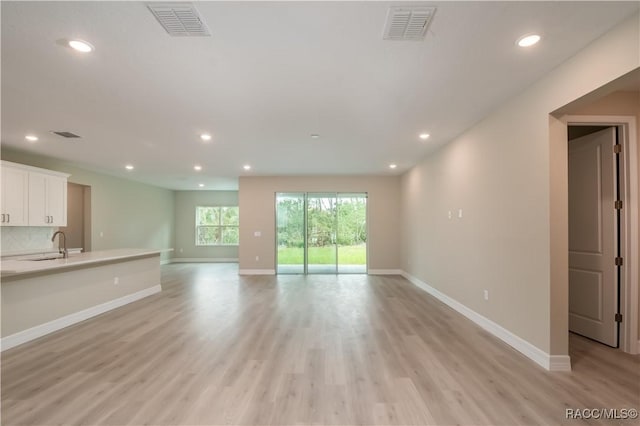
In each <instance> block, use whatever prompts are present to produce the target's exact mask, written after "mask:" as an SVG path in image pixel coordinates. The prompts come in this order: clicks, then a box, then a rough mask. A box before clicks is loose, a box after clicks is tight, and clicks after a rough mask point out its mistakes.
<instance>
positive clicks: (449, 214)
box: [447, 210, 451, 219]
mask: <svg viewBox="0 0 640 426" xmlns="http://www.w3.org/2000/svg"><path fill="white" fill-rule="evenodd" d="M447 216H449V219H451V210H449V213H448V215H447Z"/></svg>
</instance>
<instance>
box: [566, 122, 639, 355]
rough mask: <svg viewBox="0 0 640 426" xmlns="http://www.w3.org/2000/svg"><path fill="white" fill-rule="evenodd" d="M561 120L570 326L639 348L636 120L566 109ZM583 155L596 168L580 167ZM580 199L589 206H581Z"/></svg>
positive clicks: (605, 340) (600, 338) (633, 350)
mask: <svg viewBox="0 0 640 426" xmlns="http://www.w3.org/2000/svg"><path fill="white" fill-rule="evenodd" d="M563 121H564V123H566V125H567V131H568V134H569V137H568V139H569V140H570V141H569V142H568V169H569V170H568V172H569V173H568V175H569V179H568V180H569V182H568V183H569V185H568V201H569V202H568V207H569V223H568V225H569V226H568V229H569V239H568V240H569V241H568V248H569V256H568V257H569V259H568V260H569V265H568V266H569V327H568V328H569V331H571V332H574V333H576V334H580V335H583V336H586V337H588V338H590V339H592V340H596V341H599V342H601V343H604V344H606V345H608V346H612V347H614V348H620V349H621V350H623V351H625V352H628V353H632V354H635V353H637V343H638V337H637V336H638V304H639V303H638V275H637V272H638V240H637V238H638V213H637V212H638V185H637V182H638V175H637V173H638V164H637V161H636V159H637V139H636V138H637V136H636V135H637V134H636V124H635V118H634V117H633V116H587V115H585V116H580V115H566V116H564V117H563ZM582 138H585V139H583V141H582V142H580V139H582ZM597 140H599V141H597ZM585 141H586V142H585ZM576 142H577V144H576ZM589 144H590V146H589ZM572 145H574V146H572ZM596 146H599V148H597V149H596V148H595V147H596ZM576 150H577V151H576ZM575 154H578V155H577V156H576V155H575ZM579 157H586V158H587V159H588V158H590V159H591V160H590V161H591V169H592V170H591V172H589V171H587V170H581V168H580V167H583V168H584V164H583V165H581V164H580V163H579V162H578V163H576V164H574V165H575V166H576V167H572V163H575V162H576V160H577V158H579ZM580 178H582V179H580ZM589 180H591V182H592V185H590V184H588V181H589ZM593 183H595V186H594V185H593ZM576 188H577V189H576ZM594 188H595V191H594ZM576 191H577V192H576ZM596 191H597V192H596ZM589 199H591V202H589ZM580 203H587V204H586V205H587V206H589V205H591V207H587V210H581V207H582V206H581V205H580ZM576 217H577V218H576ZM576 220H577V221H578V222H577V223H576ZM589 222H591V225H589V224H588V223H589ZM585 229H586V231H585ZM596 244H597V245H596ZM576 252H577V253H576ZM598 257H599V258H600V263H599V264H598ZM581 262H591V263H590V264H589V263H581ZM585 283H586V286H585ZM596 292H597V293H596ZM580 322H582V324H580ZM589 323H590V324H589ZM585 324H586V329H585V328H584V327H585Z"/></svg>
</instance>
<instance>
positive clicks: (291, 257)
mask: <svg viewBox="0 0 640 426" xmlns="http://www.w3.org/2000/svg"><path fill="white" fill-rule="evenodd" d="M304 210H305V194H278V195H277V197H276V244H277V247H276V249H277V250H276V256H277V260H278V262H277V271H278V273H279V274H304V273H305V264H306V260H305V249H304V247H305V225H304V224H305V212H304Z"/></svg>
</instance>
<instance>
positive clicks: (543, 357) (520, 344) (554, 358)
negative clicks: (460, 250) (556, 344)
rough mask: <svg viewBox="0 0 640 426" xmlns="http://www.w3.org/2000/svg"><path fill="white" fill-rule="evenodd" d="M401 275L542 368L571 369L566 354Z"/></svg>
mask: <svg viewBox="0 0 640 426" xmlns="http://www.w3.org/2000/svg"><path fill="white" fill-rule="evenodd" d="M402 276H403V277H405V278H406V279H407V280H408V281H409V282H411V283H412V284H413V285H415V286H416V287H418V288H420V289H422V290H424V291H426V292H427V293H429V294H430V295H432V296H433V297H435V298H436V299H438V300H440V301H441V302H443V303H444V304H446V305H448V306H449V307H451V308H453V309H454V310H456V311H458V312H459V313H461V314H462V315H464V316H465V317H467V318H468V319H470V320H471V321H473V322H474V323H476V324H477V325H479V326H480V327H482V328H483V329H484V330H486V331H488V332H489V333H491V334H493V335H494V336H496V337H497V338H499V339H500V340H502V341H503V342H505V343H506V344H508V345H509V346H511V347H513V348H514V349H516V350H517V351H518V352H520V353H522V354H523V355H524V356H526V357H527V358H529V359H531V360H532V361H534V362H535V363H536V364H538V365H540V366H542V367H543V368H545V369H547V370H551V371H571V360H570V358H569V356H568V355H550V354H548V353H546V352H545V351H543V350H542V349H540V348H538V347H537V346H534V345H532V344H531V343H529V342H527V341H526V340H524V339H523V338H521V337H519V336H517V335H515V334H513V333H512V332H510V331H509V330H507V329H506V328H504V327H502V326H501V325H499V324H497V323H495V322H493V321H491V320H490V319H489V318H486V317H484V316H482V315H480V314H479V313H477V312H476V311H474V310H472V309H469V308H468V307H466V306H465V305H463V304H462V303H460V302H458V301H457V300H454V299H452V298H451V297H449V296H447V295H446V294H444V293H442V292H441V291H439V290H437V289H435V288H433V287H431V286H430V285H428V284H427V283H425V282H423V281H421V280H419V279H418V278H416V277H414V276H413V275H411V274H409V273H407V272H404V271H402Z"/></svg>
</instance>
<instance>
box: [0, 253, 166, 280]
mask: <svg viewBox="0 0 640 426" xmlns="http://www.w3.org/2000/svg"><path fill="white" fill-rule="evenodd" d="M164 251H167V250H153V249H113V250H101V251H90V252H87V253H76V254H70V255H69V257H68V258H67V259H53V260H40V261H34V260H2V261H0V273H1V275H2V277H10V276H17V275H22V274H29V273H39V272H46V271H52V272H54V271H56V270H59V269H65V268H66V269H70V268H74V267H82V266H85V265H89V264H92V263H104V262H112V261H118V260H122V259H128V258H135V257H145V256H152V255H156V254H157V255H159V254H160V253H162V252H164Z"/></svg>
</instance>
